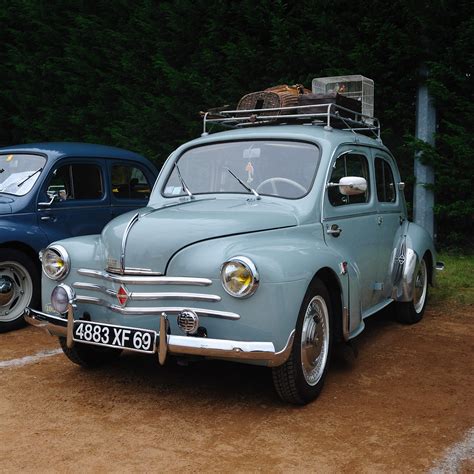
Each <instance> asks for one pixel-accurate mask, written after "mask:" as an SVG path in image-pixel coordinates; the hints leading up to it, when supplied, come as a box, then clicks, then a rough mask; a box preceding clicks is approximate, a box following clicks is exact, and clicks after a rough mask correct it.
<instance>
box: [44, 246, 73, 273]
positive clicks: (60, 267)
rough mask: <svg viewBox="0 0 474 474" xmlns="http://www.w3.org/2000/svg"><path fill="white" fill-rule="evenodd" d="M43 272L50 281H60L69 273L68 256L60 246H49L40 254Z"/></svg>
mask: <svg viewBox="0 0 474 474" xmlns="http://www.w3.org/2000/svg"><path fill="white" fill-rule="evenodd" d="M41 262H42V265H43V272H44V274H45V275H46V276H47V277H48V278H51V280H62V279H63V278H65V277H66V276H67V274H68V273H69V268H70V264H69V255H68V253H67V252H66V249H65V248H64V247H62V246H61V245H51V247H48V248H47V249H46V250H44V251H43V252H42V253H41Z"/></svg>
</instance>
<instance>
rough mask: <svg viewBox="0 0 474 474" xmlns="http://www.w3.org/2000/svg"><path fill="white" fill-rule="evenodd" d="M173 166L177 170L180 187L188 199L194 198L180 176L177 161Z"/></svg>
mask: <svg viewBox="0 0 474 474" xmlns="http://www.w3.org/2000/svg"><path fill="white" fill-rule="evenodd" d="M174 167H175V168H176V171H177V172H178V178H179V180H180V181H181V187H182V188H183V190H184V192H185V193H186V194H187V195H188V196H189V199H194V196H193V193H192V192H191V191H190V190H189V188H188V187H187V186H186V183H185V182H184V179H183V177H182V176H181V172H180V171H179V167H178V163H177V162H175V163H174Z"/></svg>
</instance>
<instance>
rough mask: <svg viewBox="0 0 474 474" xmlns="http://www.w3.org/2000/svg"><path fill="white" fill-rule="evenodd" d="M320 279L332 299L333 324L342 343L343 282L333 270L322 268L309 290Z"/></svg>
mask: <svg viewBox="0 0 474 474" xmlns="http://www.w3.org/2000/svg"><path fill="white" fill-rule="evenodd" d="M316 279H319V280H321V281H322V282H323V283H324V285H325V286H326V288H327V290H328V292H329V297H330V298H331V308H332V311H333V322H334V325H335V332H334V335H335V340H336V341H337V342H340V341H342V340H343V339H344V334H343V290H342V286H341V282H340V280H339V278H338V277H337V275H336V273H335V272H334V270H333V269H332V268H329V267H323V268H320V269H319V270H318V271H317V272H316V273H315V275H314V276H313V278H312V280H311V282H310V284H309V285H308V288H309V287H310V286H311V285H312V284H313V282H314V281H315V280H316Z"/></svg>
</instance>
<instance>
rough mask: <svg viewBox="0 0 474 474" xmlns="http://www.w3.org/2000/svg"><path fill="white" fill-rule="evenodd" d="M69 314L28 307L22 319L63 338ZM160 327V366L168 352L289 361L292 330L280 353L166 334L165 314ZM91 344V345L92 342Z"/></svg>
mask: <svg viewBox="0 0 474 474" xmlns="http://www.w3.org/2000/svg"><path fill="white" fill-rule="evenodd" d="M68 314H69V315H70V317H68V319H67V320H65V319H61V318H58V317H56V316H52V315H49V314H45V313H41V312H39V311H36V310H32V309H30V308H27V311H26V315H25V319H26V320H27V322H28V323H30V324H32V325H33V326H36V327H39V328H42V329H44V330H46V331H47V332H48V333H50V334H52V335H56V336H58V335H59V336H66V334H67V332H71V331H72V327H73V325H74V319H73V318H72V307H71V306H70V307H69V308H68ZM58 322H60V323H61V324H64V326H60V327H59V329H57V328H58V326H57V325H56V324H57V323H58ZM159 328H160V330H159V331H156V336H157V341H158V342H159V343H158V346H155V352H157V353H158V357H159V361H160V363H162V364H163V363H164V362H165V360H166V355H167V354H168V353H170V354H175V355H197V356H201V357H212V358H217V359H230V360H236V361H258V362H265V363H266V365H267V366H269V367H276V366H279V365H282V364H283V363H285V361H286V360H288V357H289V356H290V353H291V350H292V348H293V341H294V337H295V331H294V330H293V331H292V332H291V333H290V335H289V337H288V340H287V343H286V345H285V347H284V348H283V349H282V350H281V351H279V352H276V351H275V346H274V345H273V343H272V342H261V341H234V340H228V339H210V338H205V337H190V336H175V335H168V331H167V328H168V320H167V314H166V313H165V312H162V313H161V314H160V325H159ZM56 331H60V332H56ZM90 344H93V343H92V342H91V343H90ZM93 345H94V344H93ZM99 345H100V344H99Z"/></svg>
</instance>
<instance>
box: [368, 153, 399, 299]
mask: <svg viewBox="0 0 474 474" xmlns="http://www.w3.org/2000/svg"><path fill="white" fill-rule="evenodd" d="M373 155H374V171H375V173H374V174H375V188H376V198H377V224H378V235H379V238H378V255H379V257H378V260H377V262H378V270H377V272H378V277H377V280H378V281H380V282H382V284H383V290H382V291H380V292H377V293H376V294H375V295H374V297H375V300H374V304H377V303H381V302H382V301H383V300H384V299H387V298H390V296H391V291H392V283H393V282H392V269H391V265H392V259H393V257H394V250H395V249H396V248H397V244H398V242H399V241H400V238H401V234H402V231H403V226H402V224H403V222H404V220H405V215H406V212H405V202H404V199H403V195H402V194H401V193H400V191H399V189H398V183H399V182H400V177H399V175H398V171H397V168H396V166H395V164H394V161H393V158H392V157H391V156H390V155H389V154H388V153H385V152H384V151H382V150H373Z"/></svg>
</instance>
